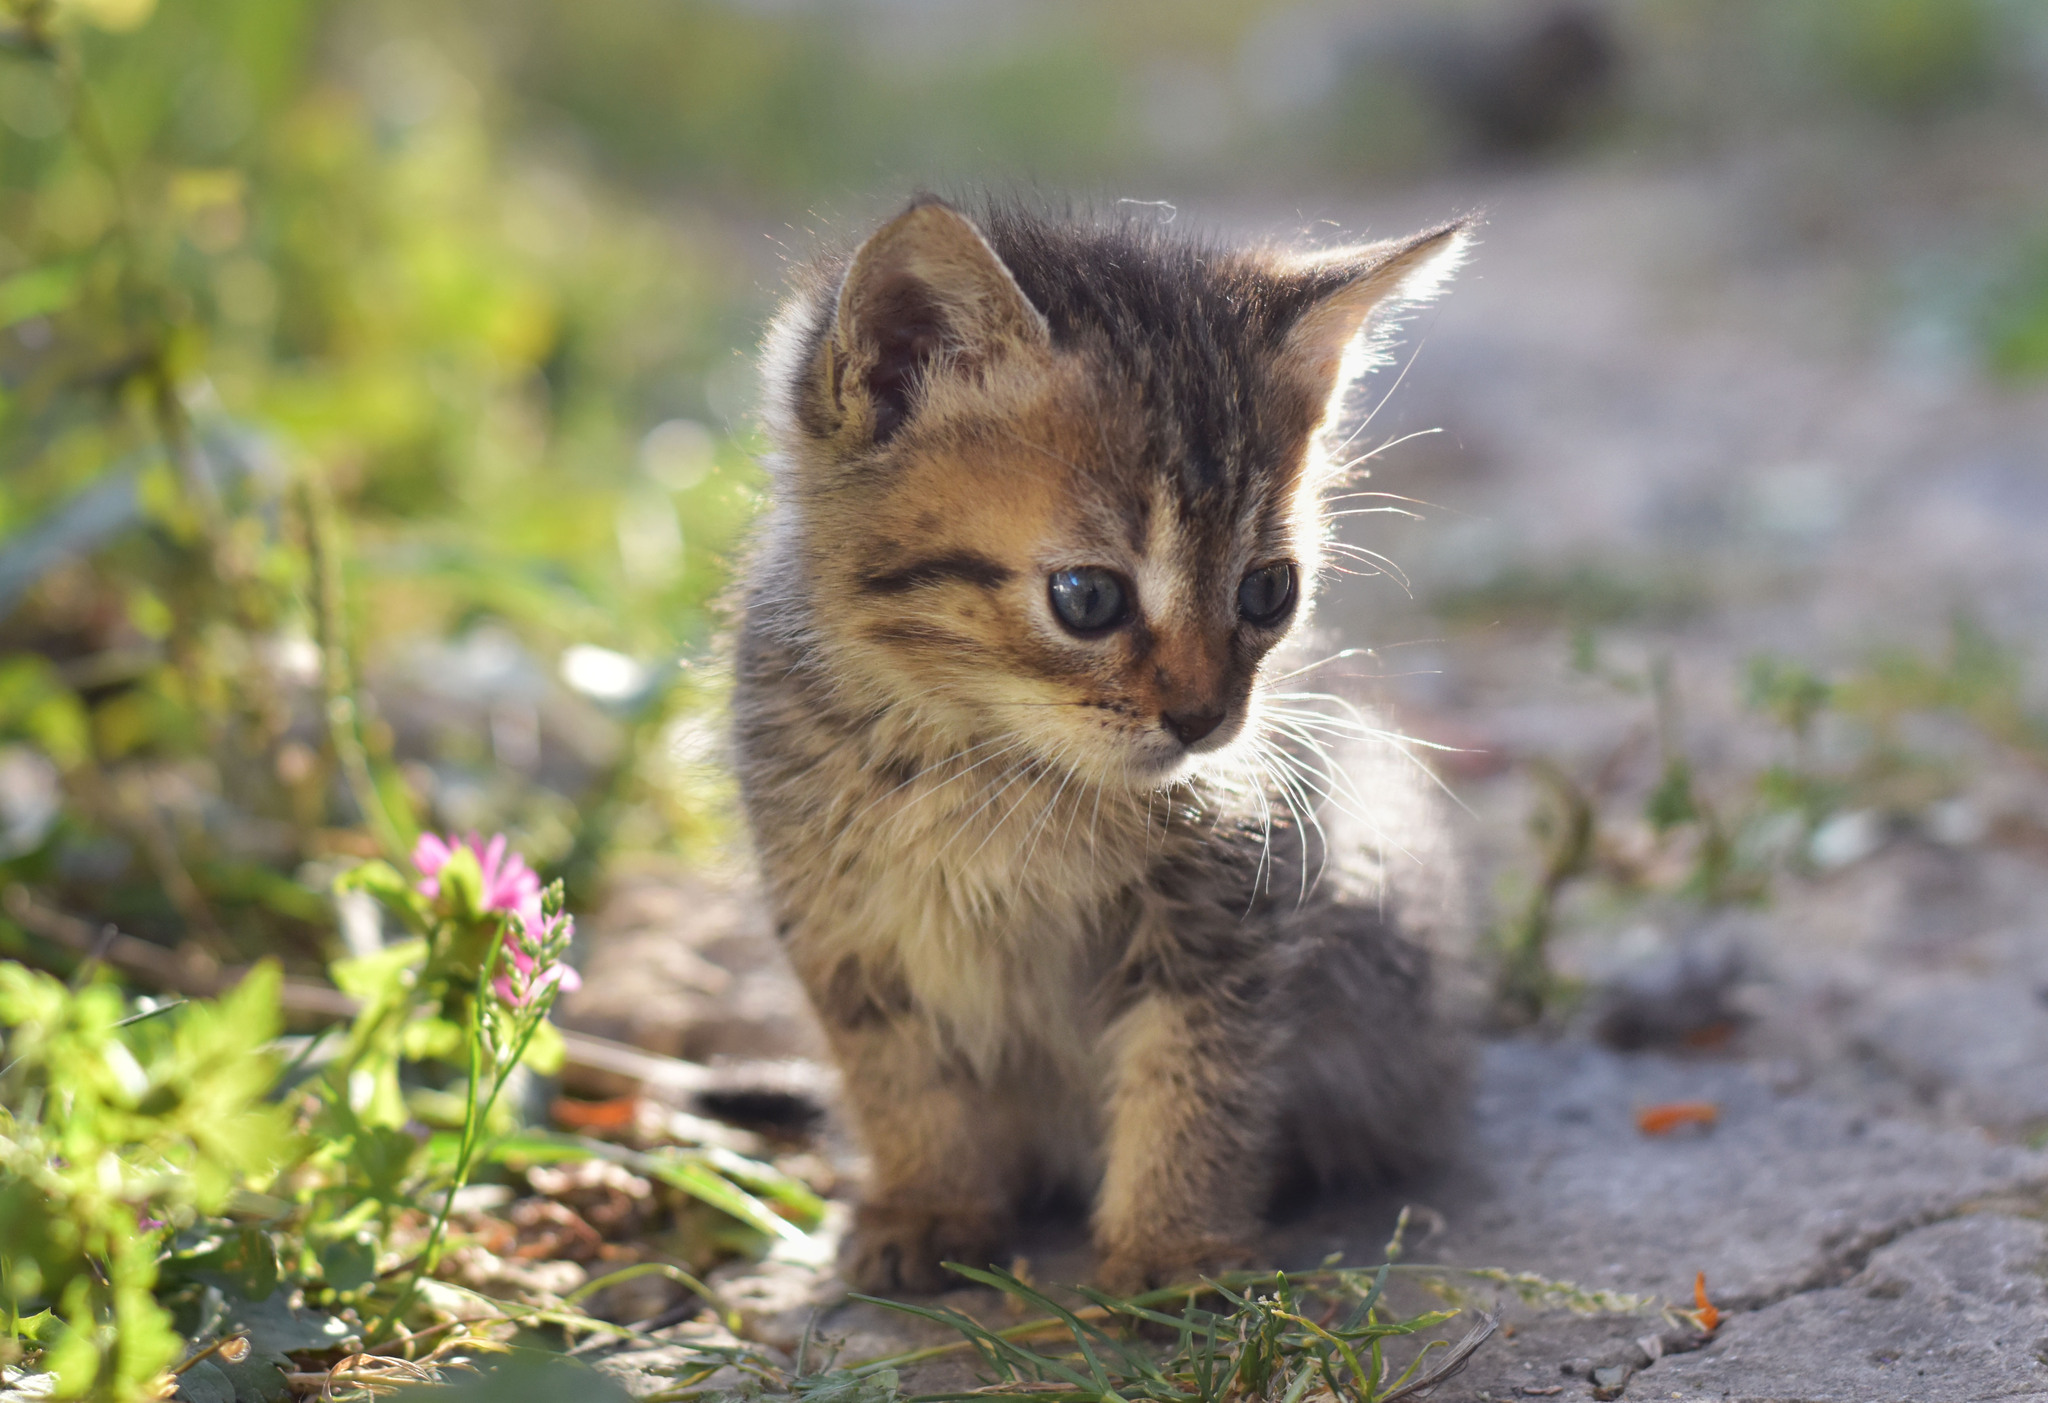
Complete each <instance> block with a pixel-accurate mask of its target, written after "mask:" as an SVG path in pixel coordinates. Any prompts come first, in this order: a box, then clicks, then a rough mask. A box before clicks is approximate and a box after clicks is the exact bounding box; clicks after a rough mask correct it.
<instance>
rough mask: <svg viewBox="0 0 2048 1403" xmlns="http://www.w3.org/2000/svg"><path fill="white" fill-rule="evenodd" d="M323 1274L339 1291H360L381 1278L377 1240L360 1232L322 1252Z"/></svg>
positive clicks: (321, 1271) (325, 1248) (321, 1264)
mask: <svg viewBox="0 0 2048 1403" xmlns="http://www.w3.org/2000/svg"><path fill="white" fill-rule="evenodd" d="M320 1275H321V1278H322V1279H323V1280H325V1281H326V1283H327V1284H328V1286H330V1287H331V1288H333V1289H334V1290H336V1291H359V1290H361V1289H362V1288H363V1287H365V1286H368V1285H369V1284H370V1283H371V1282H373V1281H375V1280H376V1279H377V1239H376V1238H374V1237H372V1236H371V1235H370V1234H369V1233H366V1232H363V1233H357V1234H355V1235H354V1236H353V1237H344V1238H341V1239H340V1240H338V1241H335V1242H330V1243H328V1244H327V1246H325V1247H323V1248H322V1249H321V1250H320Z"/></svg>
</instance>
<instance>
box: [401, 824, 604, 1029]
mask: <svg viewBox="0 0 2048 1403" xmlns="http://www.w3.org/2000/svg"><path fill="white" fill-rule="evenodd" d="M463 848H468V849H469V850H470V852H471V853H473V854H474V855H475V856H476V864H477V869H478V871H479V872H480V873H481V876H482V882H481V888H482V897H481V899H482V902H483V909H484V910H486V911H497V912H502V913H504V914H505V915H507V916H509V917H511V919H510V920H509V921H507V922H506V923H505V932H504V942H505V956H504V959H505V967H506V972H505V973H504V974H501V975H499V976H498V977H497V978H496V979H494V980H492V981H491V984H492V987H493V988H494V989H495V990H496V991H497V995H498V997H499V998H500V999H501V1000H503V1001H504V1002H505V1003H506V1004H507V1005H509V1006H511V1007H514V1008H524V1007H525V1006H526V1005H528V1004H530V1003H531V1002H533V1000H534V999H535V998H536V997H537V996H539V995H540V994H542V993H544V992H546V991H548V990H550V989H553V990H556V991H557V992H560V993H568V992H570V991H571V990H574V989H580V988H582V987H583V980H582V978H581V976H579V975H578V974H577V973H576V971H575V969H574V968H573V967H572V966H571V965H569V964H568V963H567V962H566V958H565V957H566V956H567V954H568V952H569V941H570V939H571V937H573V936H574V935H575V933H576V921H575V918H574V917H572V916H570V915H568V914H567V913H566V912H564V911H563V910H562V909H561V891H560V885H559V884H557V885H556V886H555V887H551V888H548V889H546V890H543V889H542V887H541V884H540V877H539V876H538V875H536V874H535V872H534V870H533V869H532V868H530V867H528V866H527V865H526V860H525V859H524V858H522V857H520V856H519V854H518V853H515V852H513V851H511V845H510V843H508V842H507V841H506V838H505V835H504V834H502V833H498V834H494V835H492V837H491V840H490V841H489V842H488V843H486V842H485V841H484V840H483V839H482V838H481V837H479V836H478V835H477V834H475V833H472V834H470V835H469V836H468V837H467V838H458V837H455V836H454V835H453V834H450V835H449V836H448V837H446V838H443V837H441V836H440V835H438V834H434V833H423V834H421V835H420V840H419V842H418V843H417V844H416V845H415V846H414V847H413V850H412V863H413V866H415V867H417V868H418V869H419V870H420V877H421V880H420V884H419V891H420V894H421V895H422V896H425V897H428V898H429V899H433V898H438V897H439V896H440V895H441V883H440V876H439V874H440V872H441V869H442V868H444V867H446V866H447V865H448V861H449V859H450V858H452V857H454V856H455V854H456V853H457V852H458V851H460V850H461V849H463Z"/></svg>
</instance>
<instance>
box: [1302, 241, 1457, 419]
mask: <svg viewBox="0 0 2048 1403" xmlns="http://www.w3.org/2000/svg"><path fill="white" fill-rule="evenodd" d="M1477 223H1478V219H1477V216H1472V215H1468V216H1465V217H1464V218H1461V219H1454V220H1452V221H1451V222H1450V223H1448V224H1440V225H1438V226H1437V227H1436V228H1434V229H1425V230H1424V231H1423V232H1421V233H1420V234H1414V235H1411V236H1410V237H1408V238H1405V239H1388V240H1385V241H1384V242H1381V243H1376V244H1357V245H1353V246H1352V247H1349V248H1334V249H1324V250H1322V251H1320V252H1317V253H1310V254H1300V255H1296V256H1293V257H1290V258H1288V259H1286V260H1285V261H1283V262H1282V263H1281V264H1280V266H1279V268H1278V270H1277V272H1278V274H1279V278H1280V281H1281V284H1282V286H1283V288H1285V290H1286V292H1287V294H1289V295H1290V296H1291V298H1294V299H1299V301H1300V302H1301V303H1302V304H1304V306H1303V310H1302V311H1301V312H1300V313H1299V315H1298V316H1297V317H1296V319H1295V321H1294V323H1293V325H1292V326H1290V327H1288V329H1287V331H1286V333H1285V335H1284V337H1283V339H1282V342H1281V351H1280V355H1281V359H1282V360H1283V362H1290V363H1291V364H1292V366H1293V368H1294V369H1295V371H1296V373H1297V374H1300V375H1302V376H1304V377H1305V378H1307V379H1308V380H1309V381H1310V382H1311V383H1312V384H1314V385H1315V386H1316V387H1318V390H1319V392H1320V393H1324V394H1328V393H1330V392H1331V391H1334V390H1335V389H1337V388H1338V387H1339V385H1338V382H1339V380H1340V378H1341V372H1342V371H1343V370H1344V368H1345V366H1344V361H1345V357H1346V355H1347V353H1349V352H1350V351H1351V350H1352V348H1353V347H1354V346H1355V345H1357V344H1358V342H1359V333H1360V332H1361V331H1363V330H1364V329H1365V324H1366V322H1367V321H1368V320H1369V319H1370V318H1371V317H1372V315H1373V313H1374V312H1375V311H1379V310H1381V309H1384V308H1391V307H1394V306H1400V305H1413V304H1414V303H1417V302H1426V301H1428V300H1429V299H1430V298H1432V297H1434V296H1436V294H1437V293H1438V292H1439V291H1441V290H1442V288H1443V284H1444V282H1445V281H1446V280H1447V279H1448V278H1449V277H1450V275H1451V274H1452V272H1454V271H1455V270H1456V269H1457V266H1458V265H1459V264H1460V263H1462V262H1463V261H1464V258H1465V252H1466V249H1467V247H1468V246H1469V245H1470V243H1471V237H1472V229H1473V226H1474V225H1476V224H1477Z"/></svg>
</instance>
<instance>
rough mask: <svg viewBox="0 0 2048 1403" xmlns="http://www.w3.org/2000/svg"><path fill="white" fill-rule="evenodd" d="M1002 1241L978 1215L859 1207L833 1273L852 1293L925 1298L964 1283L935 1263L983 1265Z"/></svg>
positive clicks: (993, 1225) (994, 1226) (997, 1227)
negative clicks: (903, 1292) (850, 1288)
mask: <svg viewBox="0 0 2048 1403" xmlns="http://www.w3.org/2000/svg"><path fill="white" fill-rule="evenodd" d="M1002 1237H1003V1234H1002V1227H1001V1224H999V1223H998V1222H997V1221H996V1220H995V1219H994V1218H993V1217H991V1216H989V1215H987V1214H983V1213H944V1212H936V1211H934V1210H932V1209H929V1208H915V1207H907V1206H901V1205H895V1204H862V1205H861V1206H860V1208H859V1210H858V1211H856V1212H855V1214H854V1218H853V1231H852V1232H851V1233H849V1234H848V1235H847V1238H846V1243H845V1245H844V1246H843V1247H841V1248H840V1251H839V1274H840V1276H841V1277H843V1278H845V1280H846V1282H847V1284H848V1285H850V1286H852V1287H853V1288H854V1289H855V1290H856V1291H866V1292H870V1293H872V1294H874V1295H878V1296H886V1295H890V1294H892V1293H895V1292H899V1291H907V1292H910V1293H912V1294H915V1295H929V1294H932V1293H935V1292H939V1291H945V1290H948V1289H950V1288H952V1287H955V1286H960V1285H964V1284H965V1282H964V1279H963V1278H961V1277H957V1276H955V1275H953V1273H951V1272H949V1271H947V1270H946V1269H945V1268H944V1267H942V1266H940V1265H939V1263H940V1262H963V1263H965V1264H967V1265H968V1266H976V1267H979V1266H987V1265H988V1264H989V1262H990V1261H992V1260H993V1259H994V1258H995V1255H996V1253H997V1251H999V1250H1000V1249H1001V1247H1002Z"/></svg>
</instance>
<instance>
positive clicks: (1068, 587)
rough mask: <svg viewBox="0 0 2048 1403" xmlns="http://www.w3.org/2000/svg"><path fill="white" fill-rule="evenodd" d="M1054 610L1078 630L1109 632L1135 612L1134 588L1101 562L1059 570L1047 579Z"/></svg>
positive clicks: (1075, 630)
mask: <svg viewBox="0 0 2048 1403" xmlns="http://www.w3.org/2000/svg"><path fill="white" fill-rule="evenodd" d="M1047 589H1048V591H1049V593H1050V594H1051V596H1052V611H1053V613H1054V614H1055V615H1057V616H1058V617H1059V621H1060V622H1061V623H1063V624H1065V625H1066V626H1067V627H1068V628H1070V629H1072V630H1073V631H1074V632H1075V633H1106V632H1108V631H1109V630H1110V629H1113V628H1115V627H1116V626H1117V625H1118V624H1120V623H1122V622H1123V621H1124V620H1126V619H1128V618H1129V617H1130V616H1131V588H1130V586H1129V585H1128V584H1126V583H1125V581H1124V578H1123V576H1121V575H1119V574H1117V573H1116V572H1115V571H1114V570H1105V569H1103V568H1102V567H1101V566H1100V565H1083V566H1082V567H1081V568H1080V569H1078V570H1057V571H1054V572H1053V577H1052V579H1051V580H1050V581H1048V583H1047Z"/></svg>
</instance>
